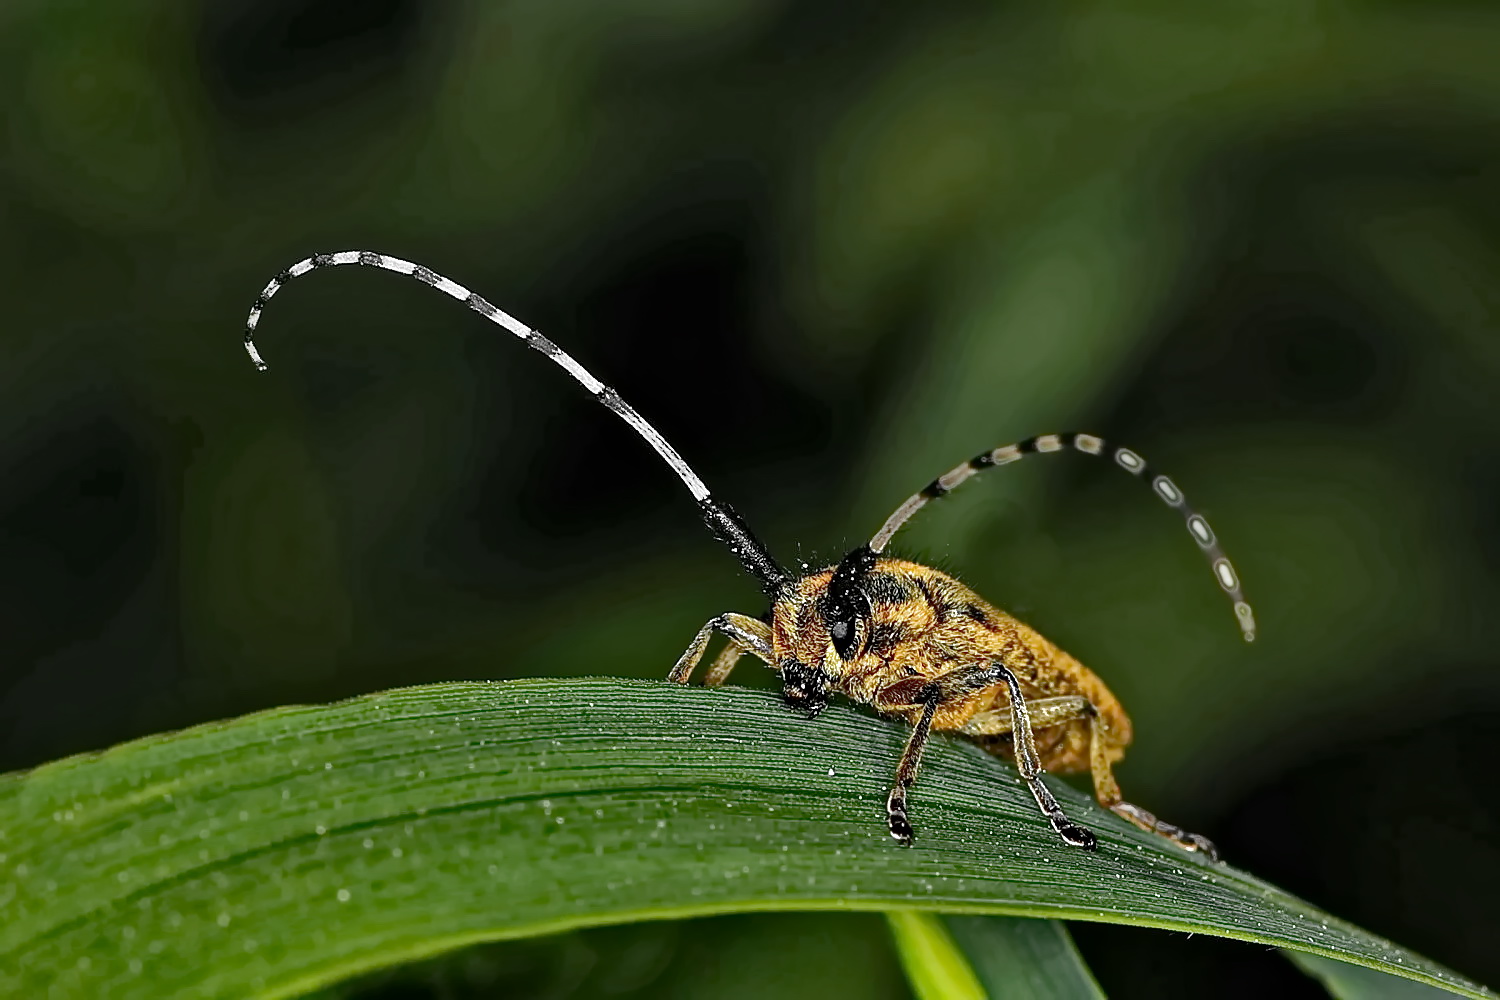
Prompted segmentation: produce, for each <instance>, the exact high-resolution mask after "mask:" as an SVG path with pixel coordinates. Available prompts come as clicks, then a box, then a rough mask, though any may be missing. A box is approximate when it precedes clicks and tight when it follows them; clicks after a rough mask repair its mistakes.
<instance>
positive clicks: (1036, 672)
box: [771, 558, 1131, 774]
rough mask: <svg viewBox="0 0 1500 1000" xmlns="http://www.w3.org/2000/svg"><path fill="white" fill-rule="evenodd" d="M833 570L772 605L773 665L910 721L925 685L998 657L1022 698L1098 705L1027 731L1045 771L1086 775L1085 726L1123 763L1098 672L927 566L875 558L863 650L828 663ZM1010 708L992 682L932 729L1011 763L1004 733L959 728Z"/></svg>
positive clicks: (1116, 714) (1121, 731)
mask: <svg viewBox="0 0 1500 1000" xmlns="http://www.w3.org/2000/svg"><path fill="white" fill-rule="evenodd" d="M833 573H834V568H833V567H829V568H828V569H825V570H823V571H821V572H819V573H814V574H812V575H810V576H806V577H803V578H802V579H801V580H798V581H797V583H796V585H795V587H794V589H793V590H792V591H791V592H790V593H788V594H787V595H786V596H785V597H784V598H782V599H781V600H778V601H777V602H776V605H775V606H774V607H773V608H772V611H771V652H772V655H773V657H774V658H775V659H776V660H777V661H778V662H780V661H782V660H784V659H786V658H793V659H796V660H798V661H800V662H802V663H807V664H818V665H819V666H820V667H821V668H822V670H823V671H824V672H826V673H827V674H828V675H830V676H831V677H832V678H833V679H832V681H831V683H830V688H831V689H832V690H833V691H834V692H836V693H838V694H842V695H844V696H845V697H847V698H849V699H850V700H852V701H856V702H860V703H861V704H866V705H871V706H873V707H875V708H876V709H877V710H879V711H881V712H882V713H884V714H887V715H892V716H897V717H900V718H904V719H906V720H907V721H909V722H913V723H915V722H916V721H917V719H918V717H919V716H920V715H921V714H922V705H921V704H920V703H918V702H916V701H915V700H914V696H915V695H916V694H917V693H918V692H919V691H920V690H921V689H922V688H923V687H924V686H926V685H927V684H928V683H930V682H932V681H934V680H936V679H937V678H938V677H941V676H942V675H944V674H948V673H951V672H952V671H954V670H956V669H958V668H960V667H965V666H969V665H971V664H981V663H989V662H991V661H996V660H998V661H999V662H1001V663H1003V664H1004V665H1005V666H1007V667H1009V668H1010V670H1011V671H1012V672H1013V673H1014V674H1015V675H1016V678H1017V679H1018V680H1019V682H1020V688H1021V693H1022V694H1023V695H1024V696H1025V698H1026V700H1027V701H1036V700H1039V699H1043V698H1054V697H1059V696H1066V695H1078V696H1082V697H1083V698H1085V699H1087V700H1088V702H1089V704H1091V705H1092V706H1094V708H1095V709H1097V712H1098V714H1097V716H1096V717H1095V718H1096V719H1097V722H1093V721H1092V720H1091V719H1090V718H1089V717H1081V718H1075V719H1071V720H1067V721H1063V722H1058V723H1056V724H1054V725H1051V726H1048V727H1046V728H1036V729H1034V730H1033V731H1034V733H1035V735H1036V742H1037V752H1038V756H1039V757H1040V758H1041V764H1042V767H1043V768H1044V769H1045V770H1048V771H1054V772H1058V773H1064V774H1070V773H1075V772H1079V771H1087V770H1088V769H1089V766H1090V743H1089V741H1090V736H1091V733H1090V725H1091V724H1097V725H1098V726H1099V727H1100V730H1101V735H1102V736H1103V737H1104V743H1105V748H1106V753H1107V756H1108V759H1109V761H1110V763H1114V762H1116V761H1118V760H1120V759H1121V758H1122V757H1124V755H1125V747H1126V746H1128V745H1129V744H1130V738H1131V726H1130V719H1129V717H1128V716H1127V715H1126V714H1125V710H1124V708H1123V707H1122V706H1121V705H1120V702H1119V700H1118V699H1117V698H1115V696H1114V695H1113V694H1112V693H1111V692H1110V690H1109V688H1108V687H1106V686H1105V684H1104V682H1103V681H1102V680H1100V679H1099V676H1098V675H1097V674H1095V673H1094V672H1093V671H1092V670H1090V669H1088V668H1087V667H1085V666H1084V665H1083V664H1082V663H1079V662H1078V660H1076V659H1074V658H1073V657H1072V656H1069V655H1068V654H1067V653H1066V652H1064V651H1063V650H1061V649H1060V648H1058V647H1057V646H1056V645H1054V644H1053V643H1052V642H1049V641H1048V640H1047V639H1046V638H1045V637H1044V636H1042V635H1041V633H1039V632H1037V631H1036V630H1035V629H1033V628H1031V627H1030V626H1029V625H1026V624H1024V623H1022V622H1020V621H1017V620H1016V619H1015V618H1013V617H1011V616H1010V615H1008V614H1006V613H1005V612H1004V611H1001V610H999V609H998V608H996V607H994V606H993V605H991V604H989V603H987V602H986V601H985V600H984V599H983V598H981V597H980V596H979V595H978V594H976V593H974V591H972V590H970V589H969V588H968V587H966V586H964V585H963V584H962V583H960V582H959V581H958V580H955V579H954V578H953V577H951V576H949V575H947V574H946V573H942V572H940V571H938V570H935V569H933V568H932V567H930V566H923V565H922V564H920V563H914V562H908V561H906V560H903V559H891V558H882V559H879V560H877V561H876V563H875V566H874V568H873V569H872V570H871V571H870V574H869V578H868V579H869V582H868V584H867V586H866V588H865V589H866V592H867V593H869V594H870V595H871V602H870V606H871V617H870V623H869V626H868V630H869V631H868V637H867V642H866V645H865V649H864V651H863V652H862V653H861V654H860V655H858V656H857V657H856V658H855V659H852V660H849V661H848V662H842V663H840V662H837V661H838V654H837V652H836V651H835V650H834V649H833V647H832V645H831V644H830V641H829V636H828V629H827V627H826V626H825V625H824V623H823V619H822V616H821V614H820V613H819V603H820V601H821V600H822V598H823V596H824V595H825V594H826V593H827V591H828V587H829V583H830V580H831V578H832V576H833ZM1009 711H1010V690H1009V688H1008V686H1007V685H1006V684H1005V683H1004V682H1003V681H997V682H996V683H994V684H991V685H989V686H987V687H983V688H980V689H979V690H977V691H974V692H973V693H972V694H967V695H965V696H963V697H960V698H957V699H955V700H953V701H948V702H944V703H943V704H941V705H940V706H939V707H938V708H937V710H936V712H935V713H934V715H933V718H932V728H933V729H934V730H937V731H939V732H957V733H960V734H962V735H964V736H966V737H968V738H970V739H973V740H974V741H975V742H976V743H979V744H980V745H981V746H983V747H985V749H987V750H990V751H991V752H994V753H997V754H1000V755H1002V756H1005V757H1013V756H1014V750H1013V741H1012V739H1011V736H1010V735H1009V734H999V735H992V736H986V735H983V734H973V733H966V732H965V731H964V727H965V726H966V725H967V724H969V723H970V721H971V720H972V719H974V718H975V717H976V716H979V715H982V714H983V713H986V712H994V713H997V714H1001V715H1004V714H1008V713H1009Z"/></svg>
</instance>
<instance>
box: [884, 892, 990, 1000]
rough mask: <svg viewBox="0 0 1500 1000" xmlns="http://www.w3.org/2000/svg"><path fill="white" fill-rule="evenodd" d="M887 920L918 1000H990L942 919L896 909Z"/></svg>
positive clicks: (924, 913) (913, 911)
mask: <svg viewBox="0 0 1500 1000" xmlns="http://www.w3.org/2000/svg"><path fill="white" fill-rule="evenodd" d="M886 920H887V921H889V922H890V925H891V938H892V940H894V941H895V942H896V954H898V955H899V956H901V967H902V968H903V969H905V970H906V978H907V980H908V981H909V982H910V983H911V991H912V992H913V993H915V994H916V996H917V1000H987V995H986V993H985V989H984V987H983V986H981V985H980V983H979V977H978V976H976V975H975V974H974V970H973V968H971V967H970V965H969V960H968V959H967V958H965V957H964V953H963V951H962V950H960V948H959V947H958V945H957V944H955V943H954V941H953V936H952V935H951V934H949V933H948V928H947V927H946V926H944V924H943V920H942V918H941V917H940V916H938V915H937V914H935V913H930V912H928V911H926V910H892V911H890V912H889V913H887V914H886Z"/></svg>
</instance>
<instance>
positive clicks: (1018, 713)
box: [877, 663, 1098, 850]
mask: <svg viewBox="0 0 1500 1000" xmlns="http://www.w3.org/2000/svg"><path fill="white" fill-rule="evenodd" d="M1000 683H1003V684H1005V685H1006V687H1007V688H1009V690H1010V711H1009V713H1008V714H1009V716H1010V724H1011V731H1012V732H1013V733H1015V734H1016V739H1015V746H1016V769H1017V770H1018V771H1020V772H1021V780H1022V781H1024V782H1026V787H1027V788H1028V789H1029V790H1030V791H1031V797H1032V798H1034V799H1036V804H1037V808H1039V809H1040V810H1041V811H1042V814H1043V815H1044V816H1046V817H1047V821H1048V822H1049V823H1050V824H1051V825H1052V829H1053V830H1054V831H1055V832H1056V833H1057V835H1058V836H1059V837H1061V838H1062V839H1063V842H1064V843H1067V844H1070V845H1072V846H1073V847H1081V848H1083V849H1084V850H1093V849H1094V847H1096V846H1097V844H1098V841H1097V840H1096V839H1095V837H1094V834H1093V833H1092V832H1091V831H1089V830H1087V829H1085V828H1084V827H1081V826H1078V825H1077V824H1076V823H1074V822H1073V821H1071V820H1070V819H1068V817H1067V814H1066V813H1064V812H1063V810H1062V806H1060V805H1058V803H1057V799H1056V798H1055V797H1054V796H1053V795H1052V792H1051V790H1050V789H1048V788H1047V786H1046V785H1044V784H1043V783H1042V780H1041V775H1042V764H1041V758H1040V756H1039V755H1038V754H1037V750H1036V741H1035V739H1034V738H1033V736H1032V728H1033V727H1034V726H1035V725H1036V723H1035V722H1033V721H1032V719H1031V713H1030V710H1029V709H1028V707H1027V704H1026V699H1025V698H1024V697H1022V695H1021V685H1020V682H1019V681H1017V680H1016V675H1015V674H1013V673H1011V671H1010V670H1009V669H1008V668H1007V667H1005V666H1004V665H1003V664H1000V663H989V664H975V665H973V666H968V667H961V668H959V669H958V670H952V671H949V672H948V673H946V674H943V675H942V676H940V677H937V678H936V679H934V680H932V681H929V682H927V683H925V684H922V685H921V686H920V687H919V688H917V689H916V690H914V691H912V690H910V688H909V685H910V682H904V681H903V682H899V683H898V684H895V685H892V686H891V687H890V688H887V689H886V690H885V691H882V692H881V693H880V695H879V696H878V697H877V702H878V703H880V704H881V705H882V706H888V707H894V705H896V704H900V703H905V704H908V705H921V706H922V714H921V715H920V716H919V717H918V719H917V724H916V727H915V728H914V729H913V730H912V734H911V738H910V739H908V740H907V742H906V749H905V751H904V752H903V753H902V754H901V764H900V766H899V767H898V768H897V769H896V784H895V786H894V787H893V788H892V789H891V794H890V796H889V798H887V799H886V818H887V820H888V822H889V824H890V830H891V836H892V837H895V838H896V839H897V840H898V841H900V842H901V843H903V844H910V843H911V842H912V828H911V821H910V820H909V819H908V817H907V813H906V790H907V789H908V788H910V787H911V785H912V783H913V782H914V781H915V780H916V777H917V767H918V765H919V764H920V763H921V760H922V750H923V748H925V747H926V745H927V739H928V736H929V735H930V734H931V731H932V718H933V716H934V715H935V714H936V713H937V709H938V707H939V706H940V705H943V704H945V703H948V702H953V701H960V700H962V699H964V698H967V697H969V696H970V695H972V694H973V693H974V692H976V691H982V690H983V689H985V688H987V687H991V686H993V685H995V684H1000ZM1047 700H1049V701H1051V700H1054V699H1047Z"/></svg>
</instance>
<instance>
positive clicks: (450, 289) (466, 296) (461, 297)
mask: <svg viewBox="0 0 1500 1000" xmlns="http://www.w3.org/2000/svg"><path fill="white" fill-rule="evenodd" d="M340 264H359V265H362V266H364V267H378V268H380V269H381V270H383V271H392V272H394V273H396V274H404V275H407V276H409V277H412V278H416V279H417V280H418V281H420V282H421V283H422V284H424V285H431V286H432V287H433V288H436V289H437V290H438V291H440V292H442V293H444V294H445V295H450V296H452V297H453V298H455V299H457V300H458V301H460V302H462V303H464V304H466V305H467V306H468V307H469V308H470V309H472V310H474V311H475V312H477V313H478V314H479V315H481V316H483V317H484V318H485V319H487V320H489V321H490V322H491V323H494V324H496V325H497V326H501V327H504V328H505V329H506V330H508V331H509V332H510V333H512V334H514V335H515V336H516V338H517V339H519V340H520V341H521V342H522V343H524V344H525V345H526V346H527V347H530V348H532V349H534V350H536V351H539V352H540V353H542V354H544V355H546V356H547V357H548V358H550V359H551V360H552V361H553V362H554V363H555V364H556V365H558V366H559V367H560V368H563V369H565V370H566V371H567V373H568V374H569V375H571V376H573V378H574V380H575V381H577V382H578V384H579V385H581V386H583V387H584V389H586V390H587V391H588V392H589V394H590V395H591V396H593V397H594V398H595V399H597V400H598V401H599V402H600V403H602V404H603V405H604V407H605V409H607V410H609V411H610V412H611V413H613V414H614V415H615V416H617V417H619V418H620V419H621V420H623V421H625V423H627V424H629V425H630V428H631V430H633V431H635V432H636V433H637V434H639V435H640V436H641V437H642V438H644V439H645V441H646V443H647V444H649V445H650V446H651V447H652V448H654V449H656V453H657V454H658V455H660V456H661V457H662V461H664V462H666V463H667V465H668V467H669V468H671V470H672V471H673V472H675V473H677V478H678V479H681V480H682V483H683V485H684V486H686V487H687V488H688V492H689V493H691V494H692V495H693V499H694V500H696V501H698V508H699V510H700V511H701V512H702V514H703V519H704V521H706V522H707V524H708V527H709V530H710V531H712V532H713V533H714V536H715V537H717V538H718V539H719V540H720V541H722V542H723V543H724V544H725V545H727V546H729V550H730V551H731V552H733V553H734V555H735V557H736V558H738V559H739V561H740V563H741V564H742V565H743V566H744V567H745V569H746V570H748V571H749V572H750V573H751V575H753V576H754V577H755V578H756V579H757V580H759V581H760V585H761V587H762V588H763V589H764V590H765V592H766V593H767V594H769V595H773V596H774V595H775V593H776V592H777V591H778V590H779V589H780V588H781V586H782V585H783V584H784V583H786V582H787V580H788V579H790V577H789V576H788V574H787V572H786V570H784V569H783V568H782V567H781V565H780V564H779V563H777V562H776V560H775V559H774V558H772V556H771V553H770V552H769V551H767V550H766V547H765V545H763V544H762V543H761V541H760V539H758V538H756V537H755V535H754V534H752V533H751V531H750V529H749V528H748V527H747V526H746V525H745V523H744V522H743V521H742V520H740V516H739V515H738V514H736V513H735V511H734V508H732V507H730V506H729V504H727V503H725V502H724V501H722V500H718V499H715V497H714V496H713V494H712V493H711V492H710V491H709V488H708V487H707V486H706V485H705V484H704V482H703V480H702V479H699V478H698V474H697V473H696V472H694V471H693V469H692V466H690V465H688V464H687V462H686V461H685V460H684V459H683V457H682V456H681V455H679V454H678V453H677V449H675V448H673V447H672V446H671V445H670V444H668V443H667V439H666V438H664V437H662V436H661V433H660V432H659V431H657V429H656V428H655V427H652V426H651V424H649V423H648V422H647V421H646V418H645V417H642V416H641V415H640V414H639V413H637V412H636V411H635V409H634V408H633V407H632V406H631V405H630V404H629V403H627V402H625V401H624V400H623V399H621V398H620V394H619V393H617V392H615V390H613V389H611V388H610V387H609V386H607V385H605V384H604V383H603V382H600V381H599V380H598V379H596V378H594V376H593V375H591V374H589V371H588V369H587V368H584V367H583V365H581V364H579V363H578V362H577V361H575V360H573V358H572V356H571V355H569V354H568V353H567V352H566V351H564V350H563V349H562V348H560V347H558V346H557V345H556V344H554V343H553V342H552V341H550V340H548V339H547V338H546V337H544V336H542V335H541V334H540V333H538V332H537V331H535V330H533V329H531V328H530V327H528V326H527V325H526V324H525V323H522V322H521V321H520V320H518V319H516V318H515V317H514V316H511V315H510V314H509V313H506V312H505V311H503V310H501V309H497V308H496V307H495V306H493V305H491V304H490V303H489V302H488V301H486V300H485V299H484V298H483V297H482V296H480V295H477V294H475V293H474V292H471V291H469V290H468V289H467V288H465V287H464V286H463V285H460V284H459V283H458V282H456V281H452V280H450V279H448V278H445V277H443V276H442V275H440V274H438V273H436V272H435V271H430V270H428V269H427V268H425V267H423V266H421V265H420V264H413V263H412V262H411V261H407V260H401V259H400V258H398V257H388V256H386V255H384V254H378V253H371V252H370V251H368V250H342V251H340V252H338V253H321V254H315V255H314V256H312V257H308V258H307V259H306V260H299V261H298V262H297V263H295V264H293V265H292V266H291V267H289V268H287V269H286V270H285V271H282V272H281V273H280V274H278V275H277V276H276V277H275V278H272V279H271V283H270V284H269V285H267V286H266V287H265V290H264V291H263V292H261V293H260V297H259V298H257V299H256V300H255V305H253V306H251V307H250V318H249V319H247V320H246V321H245V351H246V353H248V354H249V355H250V360H251V361H253V362H255V367H256V368H257V369H259V370H260V371H265V370H266V363H265V361H263V360H262V359H261V356H260V352H259V351H257V350H256V349H255V327H256V325H257V324H258V323H259V322H260V314H261V311H262V310H264V309H265V307H266V303H267V302H269V301H270V300H271V296H273V295H275V294H276V293H277V292H278V291H280V290H281V286H282V285H284V284H286V283H287V282H288V281H290V280H291V279H293V278H300V277H301V276H302V275H304V274H307V273H308V272H309V271H315V270H317V269H318V268H323V267H335V266H337V265H340Z"/></svg>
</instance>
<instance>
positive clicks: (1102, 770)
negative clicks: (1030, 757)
mask: <svg viewBox="0 0 1500 1000" xmlns="http://www.w3.org/2000/svg"><path fill="white" fill-rule="evenodd" d="M1012 697H1014V695H1012ZM1028 708H1029V709H1030V712H1031V727H1032V729H1046V728H1047V727H1048V726H1058V725H1064V724H1066V723H1069V722H1073V721H1075V720H1077V719H1087V720H1088V722H1089V770H1090V771H1091V772H1092V775H1093V779H1094V797H1095V798H1096V799H1098V800H1099V804H1100V805H1101V806H1104V808H1106V809H1108V810H1109V811H1110V812H1112V813H1114V814H1115V815H1116V816H1120V817H1122V818H1124V819H1127V820H1129V821H1130V822H1131V823H1133V824H1135V825H1136V826H1138V827H1140V828H1141V829H1142V830H1145V831H1146V832H1147V833H1155V834H1158V835H1160V836H1163V837H1166V838H1167V839H1168V840H1170V841H1173V842H1174V843H1176V844H1178V845H1180V846H1182V847H1185V848H1187V849H1188V850H1190V851H1201V852H1202V853H1203V854H1204V855H1205V856H1206V857H1207V858H1208V859H1209V860H1210V861H1218V860H1219V851H1218V849H1217V848H1216V847H1214V844H1213V841H1211V840H1209V839H1208V838H1207V837H1204V836H1201V835H1200V834H1196V833H1189V832H1188V831H1186V830H1184V829H1183V828H1182V827H1180V826H1174V825H1173V824H1171V823H1168V822H1166V821H1164V820H1159V819H1157V818H1156V816H1155V815H1154V814H1152V813H1151V812H1148V811H1147V810H1145V809H1142V808H1141V807H1140V806H1138V805H1135V804H1134V803H1131V802H1126V801H1125V797H1124V796H1123V795H1121V794H1120V785H1119V782H1117V781H1116V780H1115V772H1114V764H1113V763H1111V761H1110V759H1109V744H1108V742H1107V741H1106V740H1105V738H1104V731H1103V727H1102V726H1100V724H1099V713H1098V711H1097V710H1096V709H1095V708H1094V706H1093V704H1092V703H1091V702H1090V701H1089V700H1088V699H1087V698H1084V697H1082V696H1080V695H1067V696H1064V697H1060V698H1041V699H1038V700H1037V701H1033V702H1031V704H1030V705H1029V706H1028ZM1013 731H1014V722H1013V721H1012V719H1011V713H1010V712H1007V711H1005V710H1004V709H995V710H991V711H988V712H980V713H979V714H978V715H976V716H974V717H973V718H972V719H970V720H969V721H968V722H967V723H965V724H964V726H963V728H962V729H961V730H960V732H963V733H965V734H966V735H969V736H1003V735H1005V734H1006V733H1009V732H1013ZM1016 756H1017V759H1018V760H1019V758H1020V753H1019V751H1018V752H1017V755H1016Z"/></svg>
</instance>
